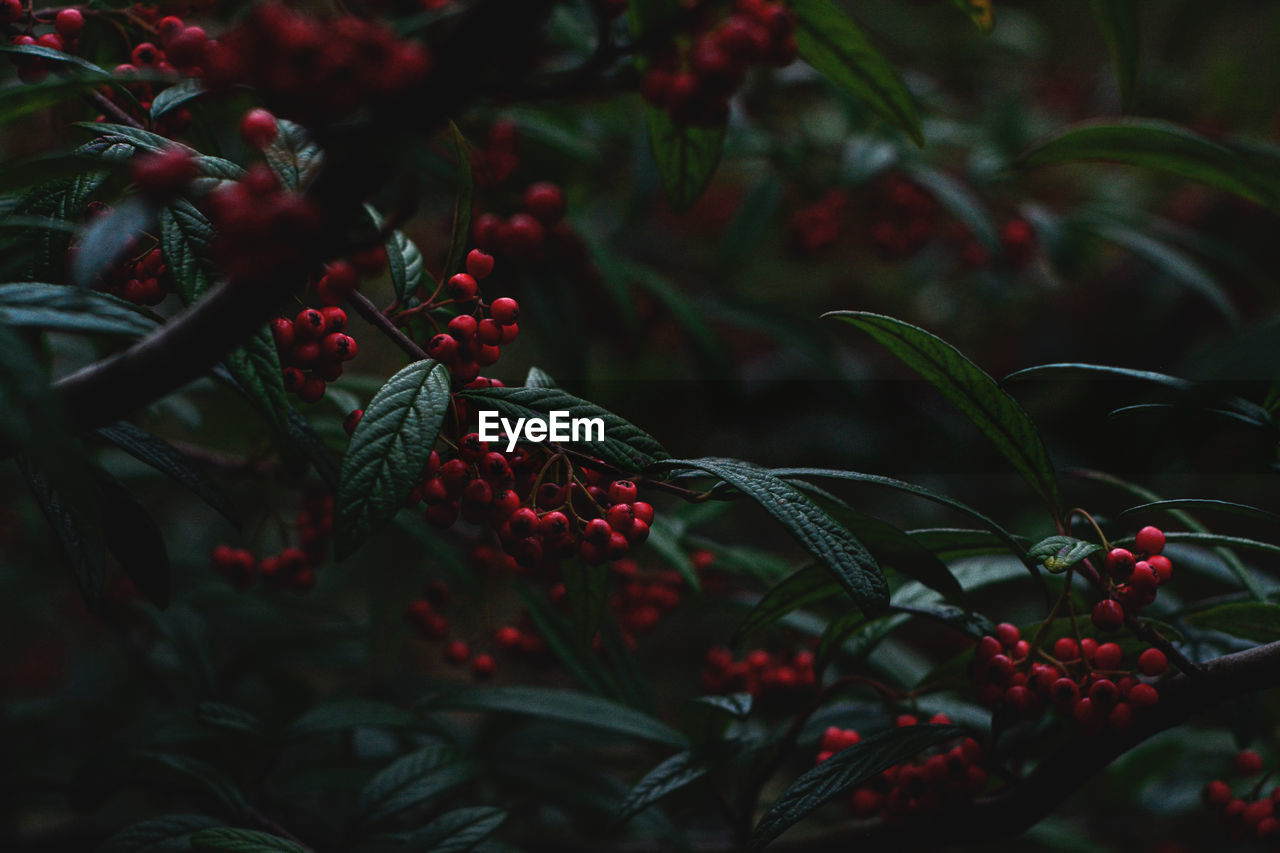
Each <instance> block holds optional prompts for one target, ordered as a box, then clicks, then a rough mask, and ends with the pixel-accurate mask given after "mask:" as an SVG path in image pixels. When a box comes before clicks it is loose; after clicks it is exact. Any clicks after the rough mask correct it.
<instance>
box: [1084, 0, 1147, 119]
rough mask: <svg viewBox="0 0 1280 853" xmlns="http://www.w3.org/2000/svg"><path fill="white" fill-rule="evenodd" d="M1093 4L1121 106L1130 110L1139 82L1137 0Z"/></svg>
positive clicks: (1105, 0) (1094, 2)
mask: <svg viewBox="0 0 1280 853" xmlns="http://www.w3.org/2000/svg"><path fill="white" fill-rule="evenodd" d="M1092 6H1093V16H1094V17H1095V18H1096V19H1097V21H1098V26H1099V27H1101V28H1102V37H1103V38H1104V39H1105V40H1106V42H1107V52H1108V53H1110V54H1111V65H1112V67H1113V68H1115V72H1116V88H1118V89H1119V90H1120V107H1121V108H1122V109H1123V110H1124V111H1125V112H1129V111H1130V110H1131V109H1133V97H1134V92H1135V90H1136V88H1137V82H1138V3H1137V0H1092Z"/></svg>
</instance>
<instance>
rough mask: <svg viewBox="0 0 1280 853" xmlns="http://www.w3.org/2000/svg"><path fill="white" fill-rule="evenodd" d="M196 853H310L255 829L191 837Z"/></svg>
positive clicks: (223, 829)
mask: <svg viewBox="0 0 1280 853" xmlns="http://www.w3.org/2000/svg"><path fill="white" fill-rule="evenodd" d="M191 849H192V851H194V853H310V851H308V850H307V848H306V847H302V846H300V845H298V844H294V843H293V842H292V841H290V840H288V839H287V838H281V837H280V836H278V835H271V834H269V833H266V832H258V831H257V830H253V829H232V828H230V827H219V828H217V829H206V830H203V831H201V832H197V833H196V834H195V835H193V836H191Z"/></svg>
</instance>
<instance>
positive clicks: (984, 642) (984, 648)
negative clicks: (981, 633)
mask: <svg viewBox="0 0 1280 853" xmlns="http://www.w3.org/2000/svg"><path fill="white" fill-rule="evenodd" d="M1003 648H1004V647H1003V646H1001V645H1000V641H999V640H997V639H996V638H995V637H992V636H991V635H990V634H988V635H987V636H985V637H983V638H982V639H981V640H979V641H978V648H977V650H976V651H974V653H973V654H974V657H975V658H977V659H978V660H990V659H991V658H993V657H995V656H996V655H998V654H1000V653H1001V651H1003Z"/></svg>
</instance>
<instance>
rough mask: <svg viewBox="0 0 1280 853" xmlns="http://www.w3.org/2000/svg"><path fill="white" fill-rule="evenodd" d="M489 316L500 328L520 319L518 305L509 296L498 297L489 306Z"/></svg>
mask: <svg viewBox="0 0 1280 853" xmlns="http://www.w3.org/2000/svg"><path fill="white" fill-rule="evenodd" d="M489 316H490V317H492V318H493V320H494V321H495V322H496V323H498V325H501V326H510V325H511V324H512V323H514V322H515V321H516V320H517V319H519V317H520V304H519V303H518V302H516V301H515V300H514V299H512V298H511V297H509V296H500V297H498V298H497V299H495V300H493V303H492V304H491V305H490V306H489Z"/></svg>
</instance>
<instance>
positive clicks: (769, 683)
mask: <svg viewBox="0 0 1280 853" xmlns="http://www.w3.org/2000/svg"><path fill="white" fill-rule="evenodd" d="M816 682H817V676H816V674H815V673H814V671H813V653H812V652H810V651H809V650H808V649H804V650H802V651H798V652H796V653H795V654H792V655H785V654H771V653H769V652H767V651H765V650H764V649H754V650H752V651H750V652H747V654H746V655H745V656H744V657H743V658H742V659H741V660H734V657H733V653H732V652H731V651H729V650H728V649H725V648H715V649H712V650H710V651H709V652H707V659H706V666H705V667H704V668H703V670H702V675H701V684H702V689H703V690H706V691H707V692H708V693H737V692H746V693H750V694H751V695H752V696H754V697H755V698H757V699H759V700H760V701H761V702H766V701H767V702H770V703H772V704H787V703H789V702H791V701H792V700H794V699H796V698H798V697H799V696H800V695H802V694H804V693H807V692H808V689H809V688H811V687H812V686H813V685H814V684H815V683H816Z"/></svg>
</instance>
